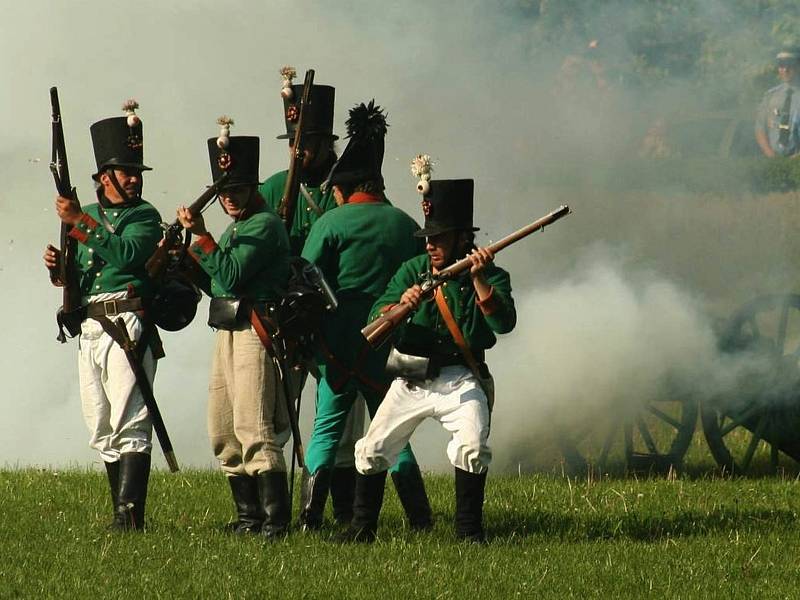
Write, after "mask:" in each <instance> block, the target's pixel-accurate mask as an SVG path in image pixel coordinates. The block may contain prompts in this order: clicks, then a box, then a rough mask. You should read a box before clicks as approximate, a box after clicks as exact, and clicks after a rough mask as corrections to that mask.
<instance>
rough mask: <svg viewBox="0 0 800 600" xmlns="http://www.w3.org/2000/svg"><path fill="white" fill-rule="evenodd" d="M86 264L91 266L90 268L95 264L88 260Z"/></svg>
mask: <svg viewBox="0 0 800 600" xmlns="http://www.w3.org/2000/svg"><path fill="white" fill-rule="evenodd" d="M86 264H87V265H89V266H90V267H91V266H92V265H93V264H94V261H92V260H87V261H86Z"/></svg>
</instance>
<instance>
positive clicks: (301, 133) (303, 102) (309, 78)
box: [278, 69, 314, 231]
mask: <svg viewBox="0 0 800 600" xmlns="http://www.w3.org/2000/svg"><path fill="white" fill-rule="evenodd" d="M313 85H314V69H309V70H308V71H306V78H305V81H304V82H303V95H302V96H301V97H300V110H299V112H298V116H297V127H295V130H294V144H293V146H292V153H291V158H290V159H289V172H288V174H287V176H286V185H285V186H284V188H283V197H282V198H281V203H280V204H279V205H278V215H279V216H280V218H281V219H282V220H283V223H284V224H285V225H286V231H291V230H292V223H293V222H294V213H295V207H296V206H297V195H298V194H299V193H300V180H301V177H302V174H303V155H304V154H305V127H306V125H305V122H306V115H307V114H308V113H307V111H306V109H307V108H308V106H309V104H310V103H311V102H313V98H312V97H311V88H312V87H313Z"/></svg>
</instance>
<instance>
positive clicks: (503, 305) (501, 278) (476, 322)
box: [370, 254, 517, 356]
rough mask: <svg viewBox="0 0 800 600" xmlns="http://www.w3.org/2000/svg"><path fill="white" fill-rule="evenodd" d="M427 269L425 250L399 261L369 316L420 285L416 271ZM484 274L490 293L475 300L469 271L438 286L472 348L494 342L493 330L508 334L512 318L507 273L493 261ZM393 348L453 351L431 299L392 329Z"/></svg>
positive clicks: (514, 319)
mask: <svg viewBox="0 0 800 600" xmlns="http://www.w3.org/2000/svg"><path fill="white" fill-rule="evenodd" d="M430 270H431V264H430V258H429V257H428V255H427V254H423V255H421V256H416V257H414V258H412V259H411V260H409V261H407V262H405V263H403V265H402V266H401V267H400V269H399V270H398V271H397V273H396V274H395V275H394V277H392V280H391V281H390V282H389V285H388V286H387V288H386V291H385V292H384V293H383V295H382V296H381V297H380V298H379V299H378V300H377V302H375V304H374V305H373V307H372V311H371V314H370V320H372V319H375V318H376V317H377V316H378V315H380V314H381V312H382V311H383V310H384V309H385V308H386V307H389V306H392V305H394V304H397V303H399V302H400V296H402V294H403V292H405V291H406V290H407V289H408V288H410V287H411V286H413V285H414V284H415V283H422V281H423V278H424V276H422V275H420V274H425V273H429V272H430ZM485 273H486V279H487V281H488V282H489V284H490V285H491V286H492V293H491V294H490V296H489V297H488V298H486V299H485V300H483V301H482V302H480V303H479V302H478V301H477V300H476V295H475V288H474V287H473V285H472V281H471V279H470V277H469V272H466V273H464V274H463V275H462V277H460V278H457V279H453V280H452V281H449V282H446V283H444V284H443V285H442V291H443V293H444V296H445V298H446V299H447V304H448V306H449V307H450V310H451V311H452V313H453V318H454V319H455V321H456V323H457V324H458V326H459V328H460V329H461V333H462V334H463V336H464V339H465V340H466V341H467V344H468V345H469V347H470V349H472V350H473V351H475V352H478V351H481V350H486V349H488V348H491V347H492V346H494V344H495V342H496V341H497V338H496V337H495V334H496V333H508V332H509V331H511V330H512V329H514V325H516V322H517V312H516V310H515V309H514V299H513V298H512V297H511V279H510V277H509V275H508V273H507V272H506V271H504V270H503V269H501V268H500V267H498V266H496V265H494V264H492V265H489V266H488V267H486V270H485ZM395 346H396V347H397V349H398V350H400V351H401V352H406V353H409V354H417V355H420V356H435V355H446V354H458V353H459V349H458V346H457V345H456V343H455V342H454V341H453V336H452V335H450V331H448V329H447V325H445V323H444V319H443V318H442V316H441V313H440V312H439V308H438V307H437V306H436V302H435V301H433V300H429V301H425V302H423V303H422V304H421V305H420V307H419V309H418V310H417V311H416V312H414V313H413V315H412V316H411V319H410V321H408V322H407V323H406V324H405V325H404V326H402V327H401V328H400V329H399V330H398V331H397V332H396V333H395Z"/></svg>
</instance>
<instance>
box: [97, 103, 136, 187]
mask: <svg viewBox="0 0 800 600" xmlns="http://www.w3.org/2000/svg"><path fill="white" fill-rule="evenodd" d="M130 122H133V123H134V124H133V126H131V125H129V124H128V123H130ZM89 131H90V133H91V135H92V146H94V158H95V161H96V162H97V172H96V173H95V174H94V175H92V178H93V179H94V180H98V179H99V177H100V173H101V172H102V171H104V170H105V169H107V168H108V167H126V168H129V169H138V170H139V171H152V169H151V168H150V167H147V166H145V165H144V164H143V160H144V158H143V140H142V122H141V121H140V120H139V118H138V117H136V118H135V119H134V120H131V119H130V118H129V117H111V118H109V119H103V120H102V121H98V122H97V123H94V124H93V125H92V126H91V127H90V128H89Z"/></svg>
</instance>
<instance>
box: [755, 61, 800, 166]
mask: <svg viewBox="0 0 800 600" xmlns="http://www.w3.org/2000/svg"><path fill="white" fill-rule="evenodd" d="M775 59H776V63H777V68H778V77H779V78H780V80H781V83H780V85H777V86H775V87H774V88H772V89H770V90H769V91H768V92H767V93H766V94H764V99H763V100H762V101H761V104H760V105H759V107H758V112H757V114H756V127H755V136H756V142H758V146H759V147H760V148H761V152H762V153H763V154H764V156H766V157H769V158H773V157H776V156H795V155H797V154H798V152H800V97H798V91H799V90H800V47H787V48H783V49H782V50H781V51H780V52H778V54H777V56H776V57H775Z"/></svg>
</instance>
